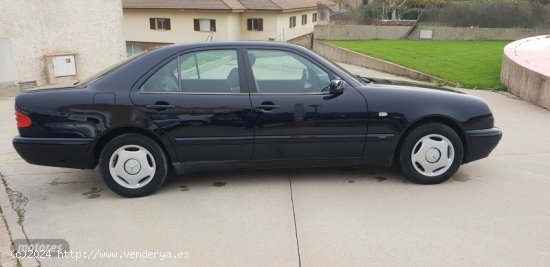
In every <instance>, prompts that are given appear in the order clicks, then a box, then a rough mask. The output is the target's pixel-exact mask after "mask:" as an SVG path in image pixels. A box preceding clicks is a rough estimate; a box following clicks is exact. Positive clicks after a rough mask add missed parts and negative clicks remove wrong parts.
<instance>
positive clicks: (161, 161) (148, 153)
mask: <svg viewBox="0 0 550 267" xmlns="http://www.w3.org/2000/svg"><path fill="white" fill-rule="evenodd" d="M99 168H100V172H101V175H102V176H103V181H104V182H105V184H106V185H107V186H108V187H109V188H110V189H111V190H113V191H114V192H115V193H117V194H119V195H121V196H125V197H141V196H146V195H149V194H151V193H153V192H154V191H156V190H157V189H158V188H159V187H160V186H161V185H162V184H163V183H164V180H165V179H166V175H167V173H168V163H167V160H166V156H165V155H164V152H163V150H162V148H161V147H160V146H159V145H158V144H157V143H156V142H155V141H153V140H151V139H150V138H148V137H145V136H143V135H139V134H124V135H120V136H117V137H115V138H113V139H112V140H110V141H109V142H108V143H107V144H106V145H105V146H104V147H103V150H102V151H101V155H100V157H99Z"/></svg>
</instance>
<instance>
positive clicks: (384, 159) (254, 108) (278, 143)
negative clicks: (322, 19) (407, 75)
mask: <svg viewBox="0 0 550 267" xmlns="http://www.w3.org/2000/svg"><path fill="white" fill-rule="evenodd" d="M15 110H16V111H15V113H16V119H17V127H18V129H19V136H17V137H15V138H14V140H13V145H14V147H15V149H16V150H17V152H18V153H19V155H21V157H22V158H23V159H25V160H26V161H27V162H29V163H31V164H38V165H47V166H58V167H67V168H79V169H93V168H95V167H96V166H99V171H100V172H101V174H102V176H103V179H104V181H105V183H106V184H107V186H108V187H109V188H110V189H112V190H113V191H114V192H116V193H118V194H120V195H122V196H126V197H138V196H144V195H147V194H150V193H152V192H154V191H155V190H156V189H158V188H159V187H160V186H161V185H162V184H163V182H164V180H165V178H166V176H167V174H168V173H169V171H171V170H173V171H175V172H176V173H184V172H190V171H201V170H213V169H215V170H220V169H235V168H289V167H312V166H313V167H325V166H357V165H365V164H371V165H372V164H374V165H384V166H390V165H392V164H398V166H400V168H401V169H402V171H403V173H404V174H405V175H406V177H408V179H410V180H411V181H413V182H416V183H421V184H435V183H440V182H443V181H445V180H447V179H448V178H450V177H451V176H452V175H453V174H454V173H455V172H456V171H457V169H458V168H459V166H460V165H461V164H464V163H468V162H471V161H473V160H477V159H481V158H484V157H486V156H488V155H489V153H490V152H491V151H492V150H493V149H494V148H495V146H496V145H497V144H498V142H499V141H500V138H501V136H502V133H501V131H500V130H499V129H498V128H495V127H494V119H493V115H492V113H491V110H490V109H489V107H488V106H487V104H486V103H485V102H484V101H483V100H481V99H480V98H477V97H474V96H470V95H466V94H463V93H459V92H452V91H444V90H435V89H427V88H418V87H412V86H397V85H388V84H379V83H377V82H375V81H373V80H370V79H367V78H357V77H354V76H353V75H350V74H348V73H347V72H346V71H344V70H342V69H340V68H339V67H337V66H335V65H333V64H331V63H330V62H328V61H327V60H325V59H323V58H322V57H320V56H318V55H316V54H315V53H312V52H311V51H309V50H307V49H305V48H301V47H298V46H294V45H289V44H283V43H275V42H269V43H264V42H225V43H202V44H185V45H170V46H166V47H162V48H158V49H154V50H152V51H149V52H146V53H142V54H139V55H136V56H133V57H131V58H128V59H127V60H125V61H124V62H122V63H120V64H117V65H115V66H113V67H111V68H109V69H107V70H105V71H103V72H100V73H99V74H97V75H95V76H93V77H91V78H89V79H87V80H85V81H81V82H79V83H78V84H75V86H73V87H70V88H58V89H44V90H34V91H27V92H23V93H21V94H19V95H18V96H17V98H16V100H15Z"/></svg>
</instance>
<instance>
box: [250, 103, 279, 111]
mask: <svg viewBox="0 0 550 267" xmlns="http://www.w3.org/2000/svg"><path fill="white" fill-rule="evenodd" d="M280 107H281V106H280V105H275V104H261V105H256V106H254V108H255V109H256V110H259V111H272V110H275V109H279V108H280Z"/></svg>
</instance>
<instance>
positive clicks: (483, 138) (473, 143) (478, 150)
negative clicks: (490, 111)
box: [464, 127, 502, 163]
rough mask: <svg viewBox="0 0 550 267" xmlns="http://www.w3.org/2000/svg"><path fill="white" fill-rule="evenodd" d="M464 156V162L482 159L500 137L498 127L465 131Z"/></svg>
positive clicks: (500, 133) (487, 154)
mask: <svg viewBox="0 0 550 267" xmlns="http://www.w3.org/2000/svg"><path fill="white" fill-rule="evenodd" d="M465 133H466V139H467V140H466V141H467V144H466V156H465V157H464V163H468V162H472V161H474V160H478V159H482V158H485V157H487V156H489V154H490V153H491V151H493V149H495V147H496V146H497V144H498V142H499V141H500V139H501V138H502V131H501V130H500V129H499V128H496V127H494V128H490V129H481V130H470V131H466V132H465Z"/></svg>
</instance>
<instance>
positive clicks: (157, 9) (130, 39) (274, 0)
mask: <svg viewBox="0 0 550 267" xmlns="http://www.w3.org/2000/svg"><path fill="white" fill-rule="evenodd" d="M318 2H323V3H325V4H327V3H329V4H334V3H333V2H331V1H328V0H293V1H291V0H201V1H192V0H123V6H124V33H125V38H126V45H127V52H128V54H133V53H136V52H139V51H141V50H144V49H147V48H150V47H154V46H159V45H164V44H172V43H185V42H200V41H211V40H212V41H236V40H255V41H268V40H271V41H287V40H290V39H293V38H296V37H299V36H302V35H305V34H308V33H311V32H312V31H313V26H314V25H315V24H317V21H318V14H317V3H318Z"/></svg>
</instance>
